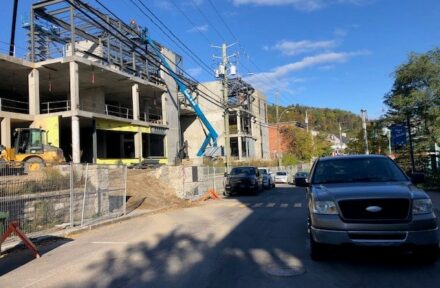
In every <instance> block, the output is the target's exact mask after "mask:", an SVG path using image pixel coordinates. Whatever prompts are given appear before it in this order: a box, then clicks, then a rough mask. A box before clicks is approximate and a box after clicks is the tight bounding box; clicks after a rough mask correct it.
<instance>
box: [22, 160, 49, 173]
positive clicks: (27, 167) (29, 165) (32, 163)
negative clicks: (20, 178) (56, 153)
mask: <svg viewBox="0 0 440 288" xmlns="http://www.w3.org/2000/svg"><path fill="white" fill-rule="evenodd" d="M44 166H45V164H44V161H43V159H41V158H38V157H31V158H29V159H27V160H26V161H25V162H24V173H26V174H27V173H29V172H31V171H39V170H41V169H42V168H43V167H44Z"/></svg>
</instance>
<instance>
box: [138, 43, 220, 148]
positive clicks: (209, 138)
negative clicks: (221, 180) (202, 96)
mask: <svg viewBox="0 0 440 288" xmlns="http://www.w3.org/2000/svg"><path fill="white" fill-rule="evenodd" d="M146 40H147V43H148V45H150V47H152V48H153V50H154V52H155V54H156V55H157V56H158V57H159V59H160V62H161V63H162V66H163V67H164V68H165V69H166V70H167V72H168V75H170V76H171V77H172V78H173V79H174V81H176V84H177V88H178V89H179V92H180V93H182V94H183V95H184V96H185V98H186V100H187V101H188V102H189V104H190V105H191V107H192V108H193V109H194V112H195V113H196V115H197V117H198V118H199V119H200V121H201V122H202V123H203V125H204V126H205V127H206V129H208V133H207V134H206V138H205V141H203V144H202V146H201V147H200V149H199V151H198V152H197V156H199V157H200V156H210V155H213V154H215V150H217V138H218V134H217V131H215V129H214V127H213V126H212V125H211V123H210V122H209V120H208V119H207V118H206V116H205V114H204V113H203V111H202V109H201V108H200V106H199V104H197V102H196V101H195V100H194V98H193V97H192V96H191V91H190V90H189V89H188V87H187V85H186V84H185V83H184V82H183V81H182V79H181V76H179V75H177V73H176V72H174V70H173V69H172V68H171V66H170V64H169V63H168V61H167V60H166V59H165V56H164V55H163V54H162V53H161V51H160V50H159V48H158V47H157V45H156V43H154V41H153V40H152V39H151V38H150V37H147V39H146ZM209 144H211V147H212V149H211V151H210V152H209V153H207V147H208V145H209ZM212 150H214V151H212Z"/></svg>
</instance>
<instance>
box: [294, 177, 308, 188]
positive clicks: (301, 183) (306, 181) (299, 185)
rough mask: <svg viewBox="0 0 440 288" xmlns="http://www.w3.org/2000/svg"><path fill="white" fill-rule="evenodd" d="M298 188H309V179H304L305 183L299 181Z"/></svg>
mask: <svg viewBox="0 0 440 288" xmlns="http://www.w3.org/2000/svg"><path fill="white" fill-rule="evenodd" d="M296 186H298V187H309V186H310V183H309V178H306V179H304V181H299V182H298V183H296Z"/></svg>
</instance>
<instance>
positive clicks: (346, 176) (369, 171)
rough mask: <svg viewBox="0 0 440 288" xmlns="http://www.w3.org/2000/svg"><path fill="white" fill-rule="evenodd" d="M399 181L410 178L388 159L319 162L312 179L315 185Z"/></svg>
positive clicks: (350, 159)
mask: <svg viewBox="0 0 440 288" xmlns="http://www.w3.org/2000/svg"><path fill="white" fill-rule="evenodd" d="M397 181H408V178H407V177H406V176H405V174H403V172H402V170H400V169H399V167H398V166H397V165H396V164H395V163H394V162H393V161H392V160H390V159H388V158H340V159H334V160H325V161H319V162H318V163H317V164H316V167H315V170H314V173H313V179H312V183H313V184H325V183H349V182H397Z"/></svg>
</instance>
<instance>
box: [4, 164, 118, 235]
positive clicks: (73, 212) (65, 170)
mask: <svg viewBox="0 0 440 288" xmlns="http://www.w3.org/2000/svg"><path fill="white" fill-rule="evenodd" d="M2 170H3V172H4V173H2V174H1V175H2V176H0V214H2V215H7V218H6V220H2V221H3V222H5V223H4V226H5V227H7V226H8V224H9V223H10V222H12V221H16V222H18V224H19V228H20V229H21V230H22V231H23V232H24V233H25V234H27V235H28V236H30V237H35V236H40V235H46V234H48V233H50V232H53V231H56V230H59V229H63V228H66V227H75V226H87V225H90V224H92V223H96V222H99V221H102V220H105V219H111V218H116V217H119V216H121V215H124V214H125V200H126V179H127V176H126V175H127V174H126V173H127V168H126V166H114V165H89V164H73V165H60V166H53V167H46V168H44V169H42V170H41V171H37V172H31V173H29V174H27V175H23V174H22V173H21V175H17V173H15V172H16V171H8V168H3V169H2ZM19 174H20V173H19ZM1 230H3V229H2V225H1V223H0V234H1V232H2V231H1ZM14 240H16V238H15V237H12V238H11V239H10V240H8V241H14Z"/></svg>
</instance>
